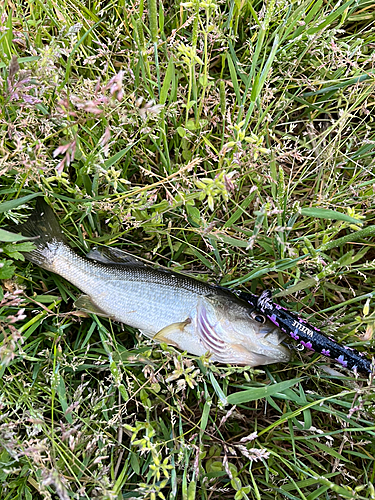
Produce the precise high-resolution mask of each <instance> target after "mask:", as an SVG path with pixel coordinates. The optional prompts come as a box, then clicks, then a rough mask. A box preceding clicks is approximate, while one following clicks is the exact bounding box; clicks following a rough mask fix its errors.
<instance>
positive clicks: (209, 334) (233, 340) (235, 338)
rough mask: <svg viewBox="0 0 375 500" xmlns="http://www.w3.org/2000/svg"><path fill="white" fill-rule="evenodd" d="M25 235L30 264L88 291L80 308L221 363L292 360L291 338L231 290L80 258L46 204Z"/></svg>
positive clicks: (137, 264)
mask: <svg viewBox="0 0 375 500" xmlns="http://www.w3.org/2000/svg"><path fill="white" fill-rule="evenodd" d="M20 232H21V234H23V235H24V236H28V237H32V238H33V242H34V245H35V248H34V249H33V250H31V251H29V252H25V253H24V255H25V258H26V259H27V260H29V261H30V262H32V263H34V264H36V265H38V266H40V267H41V268H43V269H46V270H47V271H52V272H53V273H56V274H58V275H59V276H62V277H63V278H65V279H66V280H67V281H69V282H70V283H72V284H73V285H75V286H76V287H77V288H79V289H80V290H81V292H83V295H82V296H80V297H79V298H78V299H77V301H76V302H75V306H76V307H77V308H78V309H81V310H83V311H85V312H88V313H91V314H96V315H99V316H104V317H107V318H110V319H112V320H114V321H118V322H121V323H124V324H126V325H129V326H131V327H134V328H137V329H138V330H139V331H140V332H141V333H143V334H144V335H145V336H146V337H148V338H151V339H154V340H155V341H157V342H159V343H160V342H163V343H166V344H169V345H172V346H174V347H176V348H178V349H180V350H182V351H186V352H187V353H190V354H193V355H195V356H203V355H207V354H208V355H209V356H210V359H211V360H212V361H215V362H219V363H225V364H235V365H244V366H249V367H253V366H258V365H268V364H271V363H277V362H287V361H288V360H289V356H290V353H289V350H288V349H287V348H286V347H285V346H284V345H282V341H283V338H284V336H285V334H283V333H282V332H281V330H280V329H279V328H277V327H276V326H275V325H274V324H273V323H272V322H271V321H269V320H268V319H267V318H266V316H265V315H262V314H260V313H259V312H256V310H255V308H254V307H253V306H251V305H250V304H249V303H248V302H246V301H245V300H242V299H240V298H239V297H237V296H236V295H235V294H234V293H232V292H231V291H230V290H227V289H225V288H221V287H220V286H215V285H211V284H209V283H205V282H203V281H200V280H198V279H195V278H193V277H191V276H189V275H186V274H182V273H177V272H175V271H172V270H169V269H163V268H155V267H153V266H150V265H148V264H145V263H144V262H143V261H142V260H139V259H137V258H135V257H134V256H132V255H131V254H128V253H126V252H123V251H120V250H119V249H114V248H111V247H104V248H103V249H98V248H97V249H93V250H91V251H90V252H89V253H88V254H87V255H86V256H82V255H80V254H79V253H77V252H75V251H74V250H73V249H72V248H71V247H70V245H69V244H68V241H67V238H66V236H65V234H64V233H63V231H62V229H61V227H60V225H59V222H58V220H57V218H56V215H55V213H54V211H53V210H52V208H51V207H50V206H49V205H48V203H46V202H45V201H44V199H42V198H38V201H37V203H36V208H35V211H34V212H33V213H32V214H31V215H30V217H29V218H28V219H27V221H26V222H25V223H24V224H22V225H21V226H20Z"/></svg>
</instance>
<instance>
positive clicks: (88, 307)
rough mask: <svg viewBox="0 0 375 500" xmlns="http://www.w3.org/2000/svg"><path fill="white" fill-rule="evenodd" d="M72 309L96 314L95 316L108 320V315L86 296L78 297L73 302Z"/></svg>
mask: <svg viewBox="0 0 375 500" xmlns="http://www.w3.org/2000/svg"><path fill="white" fill-rule="evenodd" d="M74 307H76V308H77V309H80V310H81V311H84V312H86V313H89V314H96V315H97V316H103V317H105V318H108V314H106V313H105V312H104V311H102V310H101V309H100V308H99V307H97V306H96V305H95V304H93V303H92V301H91V299H90V297H89V296H88V295H81V296H80V297H78V299H77V300H76V301H75V302H74Z"/></svg>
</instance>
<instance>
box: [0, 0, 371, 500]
mask: <svg viewBox="0 0 375 500" xmlns="http://www.w3.org/2000/svg"><path fill="white" fill-rule="evenodd" d="M0 15H1V28H0V45H1V47H0V71H1V75H0V78H1V79H0V86H1V93H0V104H1V115H0V120H1V121H0V148H1V159H0V172H1V187H0V196H1V199H0V201H1V204H0V217H1V219H0V221H1V227H2V228H3V229H6V228H7V227H8V226H12V225H14V224H16V223H20V222H22V221H24V220H25V219H26V218H27V216H28V214H29V213H30V211H31V209H32V206H33V198H35V196H37V195H38V194H39V193H42V194H43V195H45V196H46V197H47V198H48V199H49V200H50V202H51V203H52V204H53V206H54V209H55V211H56V212H57V213H58V216H59V219H60V220H61V224H62V226H63V228H64V230H65V232H66V234H67V236H68V239H69V241H70V243H71V245H72V246H73V247H74V248H76V250H77V251H78V252H80V253H81V252H83V253H85V252H87V251H88V249H89V248H90V247H92V246H93V245H112V246H116V247H119V248H123V249H126V250H128V251H131V252H132V253H134V254H135V255H137V256H139V257H142V258H145V259H148V260H150V261H152V262H154V263H156V264H160V265H163V266H167V267H173V268H175V269H177V270H180V271H184V272H189V273H193V274H194V275H195V276H197V277H199V278H201V279H204V280H207V281H209V282H211V283H218V284H221V285H225V286H229V287H231V288H234V289H235V288H241V287H243V288H246V289H248V290H251V291H252V292H257V293H259V292H260V291H261V290H262V289H263V288H266V287H267V288H272V289H273V290H274V291H275V292H276V293H277V294H278V297H279V299H278V300H279V302H280V303H282V304H287V305H288V307H289V308H290V309H292V310H294V311H298V312H299V314H300V315H302V316H304V317H306V318H309V319H310V321H311V322H313V323H314V324H316V325H317V326H319V327H321V328H322V329H323V330H324V331H325V332H326V333H330V334H333V335H334V336H335V338H336V339H337V340H338V341H340V342H342V343H345V344H347V345H350V346H356V347H357V348H358V349H362V350H366V351H368V352H369V353H371V352H373V350H372V349H373V345H374V344H373V342H374V341H373V338H372V337H373V330H374V324H375V316H374V305H375V303H374V295H375V292H374V282H375V279H374V268H375V264H374V262H375V261H374V257H375V255H374V245H375V240H374V234H375V230H374V228H375V210H374V206H375V203H374V183H375V179H374V173H375V170H374V164H375V160H374V158H375V154H374V146H375V129H374V121H373V115H374V95H375V94H374V87H375V78H374V75H375V72H374V64H375V59H374V43H375V23H374V21H375V15H374V8H373V2H371V1H367V0H359V1H357V2H355V1H353V0H349V1H347V2H344V3H341V4H340V3H336V2H332V1H330V0H327V1H325V2H322V1H321V0H313V1H312V2H308V1H304V0H301V1H300V2H294V3H293V2H287V1H284V0H278V1H277V2H275V1H274V0H270V1H269V2H267V3H262V2H251V1H247V2H240V1H237V0H236V1H233V2H220V3H217V2H215V1H214V0H207V2H199V1H195V0H193V1H192V2H187V3H180V2H176V3H173V2H171V3H168V2H164V3H161V2H160V3H157V2H156V0H148V2H147V3H146V2H143V0H142V2H141V3H135V4H134V3H130V2H124V1H123V0H118V1H117V2H107V3H99V2H96V1H93V0H90V1H88V2H85V3H80V2H76V1H75V0H62V1H61V2H57V3H56V2H39V1H35V2H27V3H24V4H22V3H21V2H16V3H11V2H4V3H3V4H2V6H1V13H0ZM0 236H1V240H2V241H3V243H2V254H1V259H0V262H1V264H2V265H1V267H0V278H2V279H3V282H2V289H3V292H2V298H1V306H0V319H1V332H0V340H1V344H0V356H1V360H2V364H1V368H0V376H1V378H0V388H1V392H0V464H1V465H0V492H1V493H0V498H1V499H4V500H10V499H12V500H13V499H26V500H29V499H39V498H43V499H60V500H67V499H69V498H72V499H73V498H74V499H93V498H100V499H103V500H104V499H117V498H119V499H120V498H146V499H150V500H153V499H156V498H161V499H164V498H166V499H171V500H172V499H175V498H176V499H177V498H178V499H183V500H193V499H194V498H201V499H207V500H208V499H209V500H213V499H217V498H228V499H229V498H235V499H236V500H240V499H261V500H268V499H276V498H277V499H303V500H314V499H327V500H328V499H342V498H349V499H359V500H362V499H374V498H375V490H374V486H373V484H374V481H375V459H374V456H375V439H374V436H375V434H374V433H375V427H374V404H373V401H374V396H375V392H374V388H373V382H372V380H371V381H370V382H369V381H368V380H366V378H365V377H363V376H361V377H359V378H356V377H354V375H353V374H351V373H349V372H345V371H343V370H339V371H337V367H336V366H334V365H332V363H330V362H329V361H328V360H327V359H325V358H322V357H321V356H319V355H317V354H311V353H306V352H299V351H295V352H294V354H293V358H292V361H291V362H290V363H289V364H287V365H273V366H270V367H260V368H259V369H246V368H243V367H236V366H220V365H214V364H210V363H209V362H208V361H207V360H205V359H197V358H195V357H193V356H191V355H189V354H181V353H179V352H178V351H176V350H175V349H173V348H171V347H167V346H164V345H162V346H160V345H157V344H155V343H152V342H151V341H148V340H145V338H142V337H140V336H139V334H138V333H137V332H136V331H135V330H133V329H131V328H129V327H127V326H123V325H118V324H114V323H111V322H109V321H107V320H105V319H99V318H97V317H95V316H92V317H87V316H83V315H82V314H81V313H80V312H79V311H76V310H74V308H73V306H72V304H73V300H74V299H75V298H76V297H78V295H79V290H77V289H76V288H74V287H73V286H71V285H70V284H69V283H67V282H65V281H64V280H63V279H61V278H60V277H58V276H56V275H53V274H52V273H48V272H45V271H43V270H41V269H40V268H38V267H36V266H34V265H31V264H29V263H27V262H25V261H24V259H23V256H22V251H27V249H28V248H29V246H30V242H28V241H21V240H18V241H16V240H15V238H12V237H10V236H9V234H7V233H5V232H4V231H1V232H0ZM332 368H334V371H332Z"/></svg>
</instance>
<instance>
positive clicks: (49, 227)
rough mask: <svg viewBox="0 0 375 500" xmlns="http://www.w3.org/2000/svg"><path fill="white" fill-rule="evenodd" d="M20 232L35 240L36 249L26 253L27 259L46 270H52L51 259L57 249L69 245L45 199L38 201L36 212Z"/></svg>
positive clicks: (21, 227)
mask: <svg viewBox="0 0 375 500" xmlns="http://www.w3.org/2000/svg"><path fill="white" fill-rule="evenodd" d="M19 231H20V232H21V234H23V235H24V236H29V237H32V238H33V239H34V241H33V243H34V245H35V249H34V250H31V251H30V252H25V253H24V256H25V258H26V259H27V260H29V261H30V262H33V263H34V264H37V265H38V266H40V267H43V268H45V269H50V268H51V259H52V258H53V256H54V254H55V252H56V248H57V247H59V246H61V245H63V246H65V245H67V241H66V238H65V235H64V234H63V232H62V231H61V228H60V225H59V222H58V220H57V218H56V216H55V214H54V212H53V210H52V208H51V207H50V206H49V205H48V204H47V203H46V202H45V201H44V200H43V198H39V199H38V201H37V204H36V207H35V210H34V212H33V213H32V214H31V215H30V217H29V218H28V219H27V221H26V222H25V223H24V224H22V225H21V226H20V227H19Z"/></svg>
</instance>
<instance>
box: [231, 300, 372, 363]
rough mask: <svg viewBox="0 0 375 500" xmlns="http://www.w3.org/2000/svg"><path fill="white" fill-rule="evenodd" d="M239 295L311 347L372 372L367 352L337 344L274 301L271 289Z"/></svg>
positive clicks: (285, 330) (281, 327)
mask: <svg viewBox="0 0 375 500" xmlns="http://www.w3.org/2000/svg"><path fill="white" fill-rule="evenodd" d="M238 295H239V297H240V298H242V299H244V300H246V301H247V302H249V304H251V305H252V306H253V307H255V308H256V309H257V310H258V311H259V312H261V313H263V314H265V315H266V316H267V317H268V318H269V320H270V321H272V322H273V323H274V324H275V325H276V326H278V327H279V328H280V329H281V330H282V331H283V332H285V333H287V334H288V335H290V336H291V337H292V338H293V339H294V340H296V341H298V342H299V343H300V344H301V345H303V346H304V347H306V348H307V349H309V350H310V351H315V352H318V353H320V354H322V355H323V356H327V357H328V358H332V359H334V360H335V361H337V362H338V363H340V364H341V365H342V366H344V367H345V368H349V369H350V370H354V371H361V372H366V373H372V371H373V366H372V362H371V361H370V360H369V359H367V358H366V357H365V353H362V352H359V351H356V350H355V349H353V348H351V347H347V346H341V345H340V344H337V343H336V341H335V340H334V339H332V338H329V337H327V336H326V335H324V334H323V333H321V331H320V330H319V328H316V327H315V326H312V325H310V324H309V323H307V321H305V320H304V319H302V318H299V317H298V316H297V315H296V314H295V313H292V312H290V311H288V310H287V309H285V308H284V307H282V306H280V305H278V304H275V303H274V302H272V292H271V291H270V290H265V291H264V292H263V293H262V294H261V295H260V296H259V297H258V296H257V295H253V294H250V293H247V292H242V291H241V292H239V294H238Z"/></svg>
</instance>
